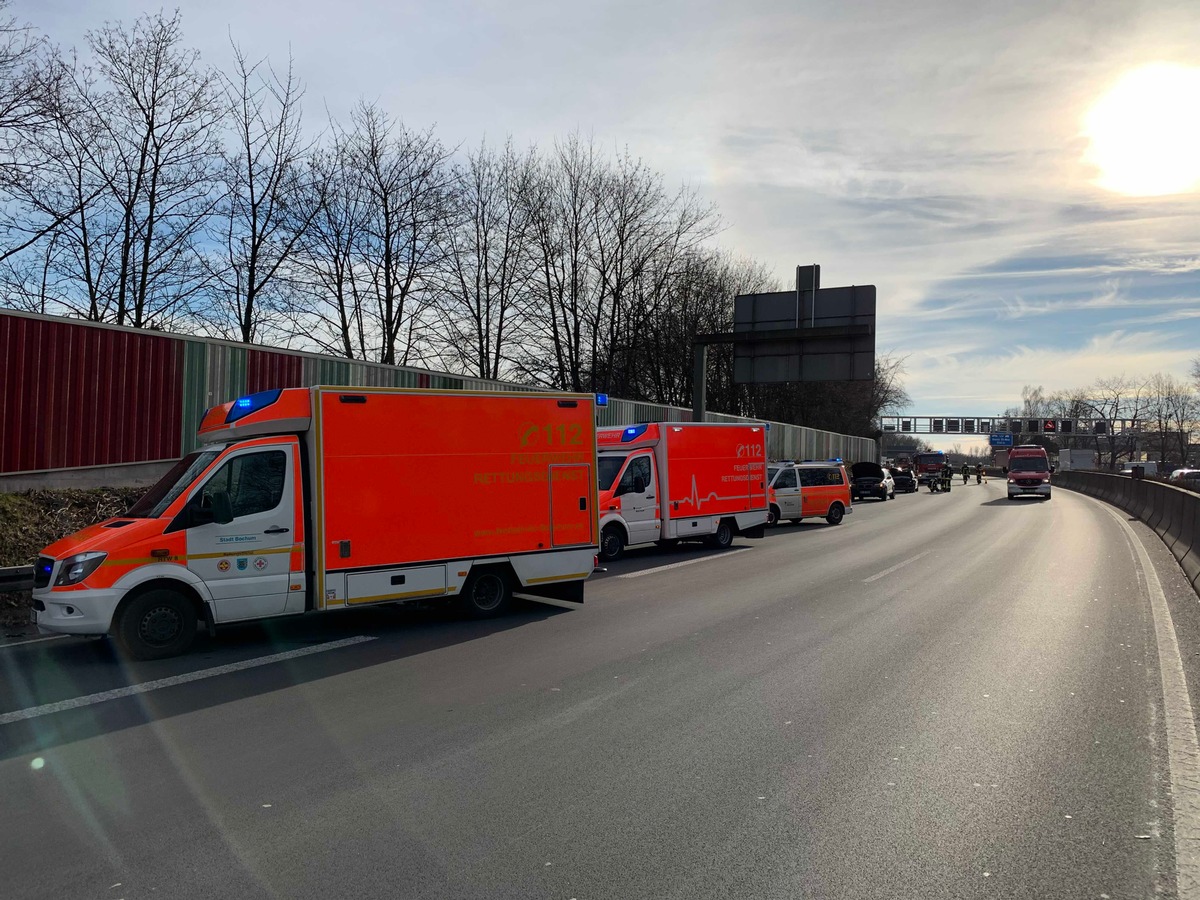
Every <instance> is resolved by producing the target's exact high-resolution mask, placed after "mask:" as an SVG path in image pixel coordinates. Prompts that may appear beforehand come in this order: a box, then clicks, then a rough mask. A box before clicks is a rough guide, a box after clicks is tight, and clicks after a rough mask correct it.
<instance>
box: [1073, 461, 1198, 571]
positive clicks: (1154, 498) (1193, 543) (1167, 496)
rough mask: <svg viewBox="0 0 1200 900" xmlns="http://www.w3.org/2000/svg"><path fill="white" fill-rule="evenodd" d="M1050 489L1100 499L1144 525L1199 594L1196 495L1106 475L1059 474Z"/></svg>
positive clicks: (1161, 484) (1174, 488) (1134, 479)
mask: <svg viewBox="0 0 1200 900" xmlns="http://www.w3.org/2000/svg"><path fill="white" fill-rule="evenodd" d="M1054 486H1055V487H1060V488H1065V489H1066V490H1069V491H1078V492H1079V493H1081V494H1087V495H1089V496H1091V497H1096V498H1097V499H1099V500H1104V501H1105V502H1106V503H1109V504H1111V505H1113V506H1116V507H1118V508H1119V509H1123V510H1125V511H1126V512H1128V513H1129V514H1130V515H1132V516H1136V517H1137V518H1138V519H1140V520H1141V521H1143V522H1145V523H1146V524H1147V525H1149V526H1150V527H1151V528H1153V529H1154V532H1155V534H1157V535H1158V536H1159V538H1160V539H1161V540H1162V542H1163V543H1164V544H1165V545H1166V546H1167V548H1168V549H1169V550H1170V551H1171V555H1172V556H1174V557H1175V558H1176V559H1177V560H1179V565H1180V567H1181V568H1182V569H1183V572H1184V575H1186V576H1187V580H1188V581H1189V582H1190V583H1191V585H1192V588H1193V590H1196V591H1197V592H1198V593H1200V494H1195V493H1193V492H1191V491H1185V490H1183V489H1182V488H1177V487H1175V486H1174V485H1170V484H1163V483H1162V482H1159V481H1146V480H1144V479H1140V478H1129V477H1127V476H1124V475H1110V474H1108V473H1107V472H1059V473H1056V474H1055V476H1054Z"/></svg>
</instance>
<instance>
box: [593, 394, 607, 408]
mask: <svg viewBox="0 0 1200 900" xmlns="http://www.w3.org/2000/svg"><path fill="white" fill-rule="evenodd" d="M596 405H597V406H608V394H597V395H596Z"/></svg>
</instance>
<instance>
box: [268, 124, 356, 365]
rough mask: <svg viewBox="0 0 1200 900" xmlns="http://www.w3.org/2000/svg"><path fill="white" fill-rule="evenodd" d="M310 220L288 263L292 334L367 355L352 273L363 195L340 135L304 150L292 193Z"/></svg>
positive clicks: (342, 352)
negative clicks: (303, 170) (301, 174)
mask: <svg viewBox="0 0 1200 900" xmlns="http://www.w3.org/2000/svg"><path fill="white" fill-rule="evenodd" d="M296 202H297V207H298V209H299V210H300V211H301V213H300V214H302V215H305V216H307V217H308V220H309V225H308V228H306V229H305V230H304V231H303V232H302V233H301V235H300V240H299V242H298V243H297V245H296V247H295V248H294V253H293V254H292V258H291V261H290V264H289V267H288V268H289V283H290V284H291V285H292V287H293V289H294V290H295V291H296V292H297V300H298V302H297V303H295V304H291V305H290V306H289V316H288V317H289V320H290V325H291V328H292V334H293V335H295V336H303V337H305V338H308V339H310V340H312V341H313V342H314V343H315V344H316V345H317V347H318V348H320V349H321V350H323V351H325V352H326V353H334V354H337V355H338V356H344V357H346V358H347V359H369V358H371V354H372V346H373V344H374V341H373V340H369V339H368V323H367V317H366V314H365V311H364V309H363V295H362V292H361V291H360V289H359V287H360V286H359V283H358V281H357V280H356V278H355V269H354V267H355V252H356V248H357V247H358V244H359V234H360V232H361V231H362V230H363V227H364V217H365V215H366V206H367V200H366V196H365V192H364V191H363V189H362V183H361V180H360V179H359V178H358V177H357V175H356V174H355V173H354V172H353V171H352V169H351V167H350V164H349V161H348V150H347V148H346V140H345V138H344V136H343V135H341V134H335V136H334V140H333V143H332V145H331V146H330V147H326V148H323V149H319V150H315V151H314V152H312V153H311V154H310V155H309V159H308V164H307V176H306V177H305V178H304V179H303V181H302V184H301V190H300V194H299V196H298V197H297V200H296Z"/></svg>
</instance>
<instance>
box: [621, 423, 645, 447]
mask: <svg viewBox="0 0 1200 900" xmlns="http://www.w3.org/2000/svg"><path fill="white" fill-rule="evenodd" d="M645 433H646V426H645V425H630V426H629V427H628V428H626V429H625V430H624V431H622V432H621V443H622V444H628V443H629V442H630V441H636V440H637V439H638V438H639V437H641V436H642V435H643V434H645Z"/></svg>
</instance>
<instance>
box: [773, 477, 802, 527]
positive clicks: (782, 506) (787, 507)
mask: <svg viewBox="0 0 1200 900" xmlns="http://www.w3.org/2000/svg"><path fill="white" fill-rule="evenodd" d="M775 502H776V503H778V504H779V517H780V518H781V519H799V518H801V517H802V516H803V515H804V513H803V511H802V510H801V508H800V482H799V481H798V480H797V479H796V470H795V469H781V470H780V472H779V474H778V475H777V476H776V477H775Z"/></svg>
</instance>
